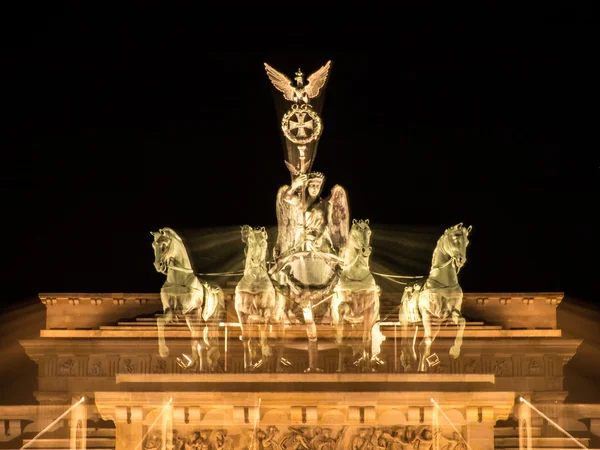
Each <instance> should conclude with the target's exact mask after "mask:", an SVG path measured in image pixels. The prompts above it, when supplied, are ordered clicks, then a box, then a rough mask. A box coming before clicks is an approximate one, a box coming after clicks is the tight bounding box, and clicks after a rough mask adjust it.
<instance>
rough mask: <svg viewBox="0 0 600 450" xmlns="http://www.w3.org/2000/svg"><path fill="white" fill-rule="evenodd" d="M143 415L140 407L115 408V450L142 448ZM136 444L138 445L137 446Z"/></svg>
mask: <svg viewBox="0 0 600 450" xmlns="http://www.w3.org/2000/svg"><path fill="white" fill-rule="evenodd" d="M142 421H143V414H142V408H141V407H131V408H130V407H127V406H117V407H116V410H115V427H116V432H117V442H116V445H115V450H133V449H135V448H136V447H139V448H142V445H141V442H142V437H143V431H144V430H143V426H142ZM138 444H140V445H139V446H138Z"/></svg>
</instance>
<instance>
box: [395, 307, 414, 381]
mask: <svg viewBox="0 0 600 450" xmlns="http://www.w3.org/2000/svg"><path fill="white" fill-rule="evenodd" d="M401 302H402V303H401V304H400V314H399V322H400V333H401V334H402V336H401V338H400V364H402V367H403V368H404V371H405V372H412V364H413V361H415V359H416V357H415V352H414V351H413V347H412V342H413V339H410V338H409V336H408V324H409V320H408V310H407V302H408V298H406V297H403V298H402V300H401ZM416 332H417V331H416V329H415V334H416ZM415 337H416V336H415Z"/></svg>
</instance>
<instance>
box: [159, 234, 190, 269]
mask: <svg viewBox="0 0 600 450" xmlns="http://www.w3.org/2000/svg"><path fill="white" fill-rule="evenodd" d="M159 231H160V233H162V234H163V235H165V236H167V237H169V238H171V239H174V242H176V243H177V245H178V246H180V247H181V250H180V251H181V254H182V256H184V257H186V258H187V263H188V264H189V267H190V269H192V270H194V264H193V262H192V258H191V256H190V254H189V252H188V250H187V245H186V244H185V241H184V240H183V238H182V237H181V236H180V235H179V234H178V233H177V232H176V231H175V230H173V229H172V228H169V227H165V228H161V229H160V230H159ZM171 251H172V250H171ZM171 256H172V255H171Z"/></svg>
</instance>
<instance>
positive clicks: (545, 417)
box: [520, 397, 587, 450]
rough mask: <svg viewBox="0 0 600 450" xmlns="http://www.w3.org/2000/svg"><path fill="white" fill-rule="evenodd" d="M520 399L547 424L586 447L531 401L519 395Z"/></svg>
mask: <svg viewBox="0 0 600 450" xmlns="http://www.w3.org/2000/svg"><path fill="white" fill-rule="evenodd" d="M520 400H521V403H525V404H526V405H527V406H529V407H530V408H531V409H533V410H534V411H535V412H536V413H538V414H539V415H540V416H542V417H543V418H544V419H546V420H547V421H548V423H549V424H552V425H553V426H554V427H555V428H556V429H557V430H559V431H562V432H563V433H564V434H565V435H566V436H568V437H569V438H570V439H571V440H572V441H573V442H575V443H576V444H577V445H578V446H579V447H581V448H585V449H586V450H587V447H586V446H585V445H583V444H582V443H581V442H579V441H578V440H577V439H575V438H574V437H573V436H571V435H570V434H569V433H567V431H566V430H565V429H564V428H561V427H560V426H559V425H558V424H557V423H556V422H554V421H553V420H552V419H551V418H550V417H548V416H547V415H546V414H544V413H543V412H541V411H540V410H539V409H537V408H536V407H535V406H533V405H532V404H531V403H529V402H528V401H527V400H525V399H524V398H523V397H521V398H520Z"/></svg>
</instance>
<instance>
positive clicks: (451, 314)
mask: <svg viewBox="0 0 600 450" xmlns="http://www.w3.org/2000/svg"><path fill="white" fill-rule="evenodd" d="M471 229H472V227H470V226H469V227H464V226H463V224H462V223H459V224H457V225H454V226H453V227H450V228H448V229H446V231H445V232H444V234H443V235H442V236H441V237H440V238H439V239H438V242H437V246H436V247H435V250H434V251H433V258H432V262H431V270H430V272H429V276H428V277H426V278H425V279H423V280H419V281H417V282H415V283H412V284H410V285H408V286H406V288H405V289H404V294H403V295H402V299H401V303H400V314H399V319H400V324H401V326H402V329H403V333H402V335H403V337H402V340H403V345H402V354H401V360H402V365H403V366H404V369H405V370H411V368H412V361H415V360H418V364H417V371H418V372H426V371H427V367H426V363H427V364H428V365H430V366H431V365H435V364H437V363H438V362H439V361H436V360H435V359H433V360H432V359H431V358H432V357H434V356H437V355H435V354H434V355H431V344H432V342H433V340H434V339H435V338H436V336H437V334H438V332H439V330H440V325H441V323H443V322H447V321H452V322H453V323H454V324H456V325H458V330H457V333H456V338H455V340H454V345H453V346H452V347H451V348H450V356H451V357H452V358H455V359H456V358H458V357H459V355H460V348H461V345H462V339H463V332H464V329H465V319H464V317H463V316H462V313H461V306H462V299H463V291H462V289H461V287H460V285H459V283H458V273H459V272H460V269H461V268H462V267H463V266H464V264H465V263H466V261H467V256H466V253H467V246H468V245H469V233H470V232H471ZM418 323H422V325H423V339H422V340H421V342H420V344H419V348H418V351H416V350H415V349H414V344H413V348H411V346H410V345H409V341H412V340H410V339H408V335H407V333H408V325H409V324H418ZM415 333H416V331H415Z"/></svg>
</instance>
